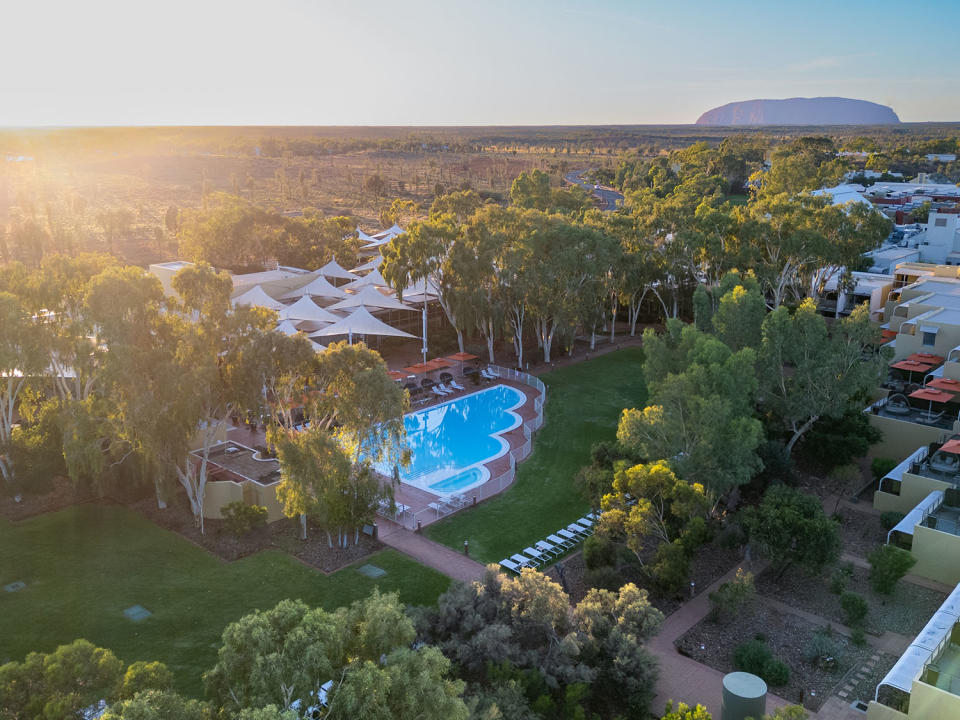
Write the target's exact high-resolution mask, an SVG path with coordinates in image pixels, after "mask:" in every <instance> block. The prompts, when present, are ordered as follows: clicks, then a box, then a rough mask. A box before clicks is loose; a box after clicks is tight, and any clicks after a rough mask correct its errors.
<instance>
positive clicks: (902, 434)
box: [867, 340, 960, 458]
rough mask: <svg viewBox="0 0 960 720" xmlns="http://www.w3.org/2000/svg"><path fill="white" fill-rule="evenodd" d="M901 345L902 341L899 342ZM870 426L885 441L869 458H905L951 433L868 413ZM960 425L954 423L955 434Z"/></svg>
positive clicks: (881, 441)
mask: <svg viewBox="0 0 960 720" xmlns="http://www.w3.org/2000/svg"><path fill="white" fill-rule="evenodd" d="M897 342H898V343H899V342H900V341H899V340H897ZM867 417H868V418H869V420H870V424H871V425H873V427H875V428H876V429H877V430H879V431H880V432H881V433H882V435H883V439H882V440H880V442H878V443H877V444H876V445H874V446H873V447H872V448H871V449H870V453H869V457H890V458H905V457H907V456H908V455H910V454H911V453H913V451H914V450H916V449H917V448H918V447H921V446H923V445H929V444H930V443H932V442H940V438H941V436H942V435H943V434H944V433H949V432H951V431H950V430H944V429H943V428H935V427H929V426H927V425H920V424H919V423H912V422H906V421H904V420H897V419H895V418H889V417H881V416H880V415H874V414H873V413H872V412H869V413H867ZM958 427H960V423H957V422H954V423H953V432H957V431H958Z"/></svg>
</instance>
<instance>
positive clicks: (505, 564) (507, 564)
mask: <svg viewBox="0 0 960 720" xmlns="http://www.w3.org/2000/svg"><path fill="white" fill-rule="evenodd" d="M500 567H502V568H506V569H507V570H513V572H515V573H516V574H517V575H519V574H520V570H521V567H520V566H519V565H517V564H516V563H515V562H513V560H507V559H506V558H504V559H503V560H501V561H500Z"/></svg>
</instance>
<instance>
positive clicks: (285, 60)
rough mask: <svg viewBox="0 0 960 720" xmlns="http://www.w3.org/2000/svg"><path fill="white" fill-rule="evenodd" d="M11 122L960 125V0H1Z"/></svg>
mask: <svg viewBox="0 0 960 720" xmlns="http://www.w3.org/2000/svg"><path fill="white" fill-rule="evenodd" d="M2 8H3V10H2V17H3V32H2V35H0V68H2V70H0V126H33V125H47V126H49V125H55V126H56V125H188V124H191V125H490V124H498V125H551V124H578V125H579V124H583V125H605V124H662V123H670V124H674V123H676V124H682V123H692V122H694V121H695V120H696V119H697V117H698V116H699V115H700V113H702V112H704V111H705V110H708V109H710V108H712V107H715V106H717V105H722V104H725V103H728V102H732V101H735V100H747V99H752V98H785V97H797V96H800V97H813V96H826V95H836V96H843V97H851V98H858V99H863V100H871V101H873V102H878V103H882V104H885V105H890V106H891V107H893V109H894V110H895V111H896V112H897V114H898V115H899V116H900V119H901V120H904V121H911V122H920V121H960V73H958V72H957V70H958V69H960V43H958V42H956V41H955V37H952V36H955V32H954V31H955V29H956V28H957V27H960V2H958V1H957V0H918V1H916V2H912V3H904V2H902V0H899V1H896V2H894V1H892V0H870V1H869V2H861V1H860V0H833V1H832V2H827V1H821V0H802V1H797V0H794V1H793V2H785V1H783V0H766V1H763V2H760V1H757V2H746V1H738V0H723V1H720V0H699V1H697V0H671V1H670V2H663V1H662V0H656V1H654V0H633V1H632V2H628V1H626V0H623V1H617V0H593V1H592V2H580V1H575V0H470V1H466V2H464V1H461V0H436V1H434V2H427V1H425V0H338V1H333V0H165V2H163V3H147V2H144V0H85V1H84V2H77V0H4V2H3V5H2Z"/></svg>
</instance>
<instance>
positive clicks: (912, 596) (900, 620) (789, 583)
mask: <svg viewBox="0 0 960 720" xmlns="http://www.w3.org/2000/svg"><path fill="white" fill-rule="evenodd" d="M838 567H843V564H841V565H840V566H838ZM832 572H833V571H831V570H826V571H824V573H823V574H820V575H811V574H809V573H807V572H805V571H803V570H801V569H800V568H790V569H788V570H787V571H786V573H784V575H783V576H782V577H781V578H780V579H776V573H775V571H774V570H772V569H768V570H767V571H766V572H764V573H762V574H761V575H760V577H758V578H757V591H758V592H759V593H761V594H763V595H767V596H769V597H773V598H776V599H777V600H780V601H782V602H785V603H787V604H788V605H792V606H793V607H795V608H799V609H801V610H806V611H807V612H810V613H813V614H815V615H819V616H820V617H822V618H825V619H827V620H830V621H833V622H837V623H841V624H843V613H842V612H841V611H840V596H839V595H836V594H834V593H832V592H830V577H831V574H832ZM844 589H845V590H846V591H849V592H855V593H859V594H860V595H862V596H863V597H864V598H865V599H866V601H867V605H868V607H869V610H868V612H867V619H866V626H865V629H866V630H867V632H871V633H874V634H877V635H879V634H881V633H883V632H885V631H888V630H889V631H891V632H895V633H899V634H901V635H905V636H908V637H910V638H913V637H914V636H915V635H916V634H917V633H918V632H920V630H922V629H923V626H924V625H926V624H927V621H928V620H930V617H931V616H932V615H933V614H934V613H935V612H936V611H937V610H938V609H939V608H940V606H941V605H942V604H943V601H944V599H945V598H946V595H944V594H943V593H941V592H938V591H936V590H930V589H929V588H924V587H920V586H918V585H913V584H911V583H908V582H906V581H903V580H901V581H900V582H899V583H897V586H896V588H894V591H893V594H892V595H879V594H877V593H875V592H874V591H873V589H872V588H871V587H870V582H869V570H866V569H865V568H860V567H854V568H853V574H852V575H851V576H850V577H849V578H848V579H847V581H846V584H845V587H844Z"/></svg>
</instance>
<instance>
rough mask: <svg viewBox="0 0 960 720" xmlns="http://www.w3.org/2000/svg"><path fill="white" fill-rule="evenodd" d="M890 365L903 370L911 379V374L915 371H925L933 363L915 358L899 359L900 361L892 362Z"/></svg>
mask: <svg viewBox="0 0 960 720" xmlns="http://www.w3.org/2000/svg"><path fill="white" fill-rule="evenodd" d="M890 367H892V368H893V369H895V370H903V371H904V372H906V373H909V374H910V380H911V381H913V374H914V373H915V372H918V373H925V372H927V371H928V370H930V369H931V368H933V365H928V364H926V363H922V362H917V361H915V360H901V361H900V362H895V363H893V364H892V365H891V366H890Z"/></svg>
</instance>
